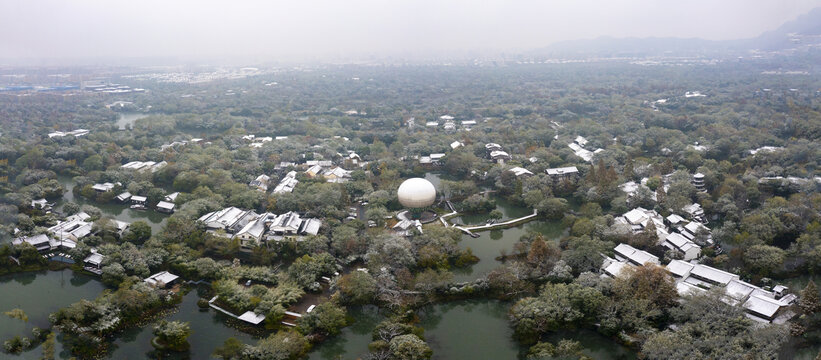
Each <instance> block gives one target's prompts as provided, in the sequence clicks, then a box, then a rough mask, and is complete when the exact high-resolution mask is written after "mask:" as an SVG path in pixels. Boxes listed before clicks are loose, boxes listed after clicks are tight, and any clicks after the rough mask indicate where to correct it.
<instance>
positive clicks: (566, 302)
mask: <svg viewBox="0 0 821 360" xmlns="http://www.w3.org/2000/svg"><path fill="white" fill-rule="evenodd" d="M605 300H606V298H605V296H604V295H602V293H601V292H600V291H599V290H596V289H594V288H588V287H583V286H581V285H579V284H575V283H574V284H551V283H548V284H545V286H544V287H543V288H542V291H541V292H540V293H539V296H538V297H528V298H524V299H521V300H519V301H518V302H516V304H514V305H513V307H512V308H511V310H510V319H511V322H512V325H513V329H514V331H515V333H516V336H517V337H518V338H519V340H520V341H522V342H525V343H535V342H536V340H538V339H539V337H540V336H541V335H542V334H544V333H546V332H549V331H556V330H558V329H561V328H565V327H570V326H579V325H588V324H592V323H593V321H594V320H595V318H596V315H597V314H598V312H599V310H600V309H601V307H602V305H604V302H605Z"/></svg>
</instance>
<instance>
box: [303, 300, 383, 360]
mask: <svg viewBox="0 0 821 360" xmlns="http://www.w3.org/2000/svg"><path fill="white" fill-rule="evenodd" d="M348 316H350V317H352V318H354V320H355V322H354V323H353V325H351V326H348V327H346V328H344V329H342V332H341V333H340V334H339V335H337V336H335V337H333V338H331V339H328V340H326V341H324V342H322V343H321V344H319V345H317V346H316V347H314V348H313V349H312V350H311V353H310V354H308V359H310V360H336V359H359V358H362V357H363V356H364V355H365V354H367V353H368V344H370V343H371V332H372V331H373V329H374V328H375V327H376V325H378V324H379V323H380V322H381V321H382V320H384V319H385V317H384V315H382V313H381V312H380V311H379V308H377V307H376V306H373V305H370V306H362V307H351V308H348Z"/></svg>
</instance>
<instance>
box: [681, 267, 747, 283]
mask: <svg viewBox="0 0 821 360" xmlns="http://www.w3.org/2000/svg"><path fill="white" fill-rule="evenodd" d="M690 275H694V276H696V277H698V278H701V279H703V280H706V281H710V282H712V283H717V284H722V285H727V284H728V283H729V282H730V281H733V280H737V279H738V275H736V274H731V273H728V272H726V271H723V270H719V269H716V268H713V267H709V266H707V265H701V264H698V265H695V266H694V267H693V269H692V270H691V271H690Z"/></svg>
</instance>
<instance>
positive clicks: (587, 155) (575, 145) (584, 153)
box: [567, 136, 604, 162]
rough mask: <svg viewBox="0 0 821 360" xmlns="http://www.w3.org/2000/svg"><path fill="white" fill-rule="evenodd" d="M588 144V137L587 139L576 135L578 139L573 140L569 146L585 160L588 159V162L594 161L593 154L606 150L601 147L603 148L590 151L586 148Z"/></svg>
mask: <svg viewBox="0 0 821 360" xmlns="http://www.w3.org/2000/svg"><path fill="white" fill-rule="evenodd" d="M586 145H587V139H585V138H584V137H582V136H576V139H575V140H573V142H571V143H569V144H567V146H568V147H570V149H571V150H573V153H575V154H576V156H578V157H580V158H582V159H583V160H584V161H587V162H592V161H593V155H594V154H598V153H600V152H602V151H604V149H601V148H599V149H596V150H594V151H590V150H587V149H585V148H584V147H585V146H586Z"/></svg>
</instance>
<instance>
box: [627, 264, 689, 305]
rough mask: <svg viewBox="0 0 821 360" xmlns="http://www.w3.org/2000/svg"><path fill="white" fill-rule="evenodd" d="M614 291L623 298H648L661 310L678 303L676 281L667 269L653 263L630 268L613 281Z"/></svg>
mask: <svg viewBox="0 0 821 360" xmlns="http://www.w3.org/2000/svg"><path fill="white" fill-rule="evenodd" d="M613 292H614V293H615V294H616V296H617V297H618V298H621V299H630V298H633V299H647V300H649V301H650V302H651V303H652V304H653V305H654V306H655V307H656V308H658V309H661V310H666V309H669V308H671V307H673V306H675V305H676V304H677V303H678V302H677V300H678V291H677V290H676V283H675V281H674V280H673V278H672V277H671V276H670V275H669V274H668V273H667V270H665V269H664V268H662V267H660V266H655V265H652V264H646V265H644V266H637V267H635V268H629V269H628V270H627V272H626V273H625V274H624V276H619V277H617V278H616V279H615V280H614V281H613Z"/></svg>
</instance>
